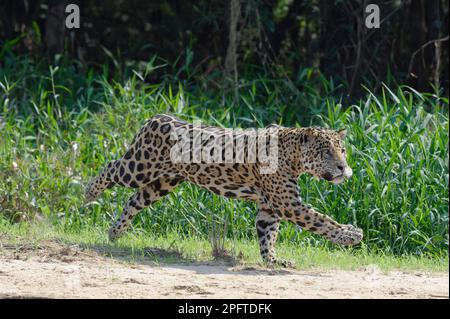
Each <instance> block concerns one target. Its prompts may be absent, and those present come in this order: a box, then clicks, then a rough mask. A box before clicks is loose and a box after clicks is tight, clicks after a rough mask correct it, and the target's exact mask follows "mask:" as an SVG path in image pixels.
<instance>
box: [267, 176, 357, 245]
mask: <svg viewBox="0 0 450 319" xmlns="http://www.w3.org/2000/svg"><path fill="white" fill-rule="evenodd" d="M280 180H281V181H282V179H280ZM279 189H280V191H279V193H281V194H288V196H284V197H282V196H277V195H276V194H272V196H269V195H268V196H267V197H268V200H269V202H270V206H271V208H272V210H273V211H275V212H276V213H277V215H278V216H279V217H280V218H283V219H285V220H289V221H291V222H293V223H295V224H297V225H298V226H300V227H301V228H302V229H305V230H309V231H310V232H313V233H315V234H318V235H322V236H324V237H325V238H327V239H329V240H330V241H332V242H333V243H336V244H340V245H355V244H357V243H359V242H360V241H361V240H362V238H363V232H362V230H361V229H360V228H357V227H354V226H352V225H341V224H339V223H337V222H336V221H334V220H333V219H332V218H330V217H328V216H327V215H324V214H321V213H319V212H317V211H316V210H314V209H313V208H312V207H311V206H310V205H306V204H305V203H303V202H302V201H301V199H300V194H299V189H298V186H297V182H296V180H294V179H289V180H284V182H282V183H280V186H279Z"/></svg>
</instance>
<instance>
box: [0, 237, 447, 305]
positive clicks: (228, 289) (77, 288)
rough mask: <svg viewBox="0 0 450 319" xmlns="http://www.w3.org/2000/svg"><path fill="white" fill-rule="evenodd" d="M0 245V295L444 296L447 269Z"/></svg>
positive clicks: (209, 296) (53, 244)
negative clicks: (246, 261)
mask: <svg viewBox="0 0 450 319" xmlns="http://www.w3.org/2000/svg"><path fill="white" fill-rule="evenodd" d="M0 249H1V253H0V298H390V299H391V298H448V297H449V277H448V273H440V274H426V273H422V272H415V273H405V272H398V271H396V272H391V273H389V274H383V273H382V272H381V271H379V270H378V269H377V268H376V267H368V268H367V269H364V270H361V271H341V270H339V271H338V270H335V271H319V270H308V271H297V270H269V269H264V268H249V267H243V266H231V265H226V264H217V263H215V264H170V265H155V263H154V262H153V263H152V262H148V261H147V262H146V261H145V260H143V261H142V260H141V261H134V262H130V261H124V260H122V259H120V258H117V255H116V256H114V257H113V258H110V257H105V256H103V255H102V254H101V253H99V252H96V251H92V250H88V249H81V248H79V247H78V246H64V245H61V244H56V243H46V244H40V245H39V246H37V247H26V246H20V247H17V246H12V245H11V246H8V245H3V246H2V247H0ZM119 255H120V254H119Z"/></svg>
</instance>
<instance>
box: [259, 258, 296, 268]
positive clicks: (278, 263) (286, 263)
mask: <svg viewBox="0 0 450 319" xmlns="http://www.w3.org/2000/svg"><path fill="white" fill-rule="evenodd" d="M264 262H265V264H266V265H267V266H268V267H269V268H274V267H282V268H295V262H293V261H290V260H283V259H277V258H266V259H265V260H264Z"/></svg>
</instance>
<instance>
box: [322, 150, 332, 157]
mask: <svg viewBox="0 0 450 319" xmlns="http://www.w3.org/2000/svg"><path fill="white" fill-rule="evenodd" d="M324 157H325V158H326V159H330V158H331V157H332V154H331V151H330V150H327V151H326V152H325V156H324Z"/></svg>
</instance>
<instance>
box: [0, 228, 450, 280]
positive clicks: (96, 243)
mask: <svg viewBox="0 0 450 319" xmlns="http://www.w3.org/2000/svg"><path fill="white" fill-rule="evenodd" d="M0 221H1V220H0ZM0 233H2V234H3V236H2V237H0V240H1V241H2V242H3V244H5V243H6V242H8V243H9V244H16V245H17V247H20V246H21V245H26V246H27V247H30V246H31V247H41V248H42V247H45V243H47V244H48V242H49V241H51V242H57V243H60V244H63V245H78V246H79V247H82V248H87V249H88V250H94V251H97V252H99V253H101V254H102V255H104V256H107V257H111V258H117V259H120V260H125V261H131V262H142V261H145V262H152V263H155V264H171V263H189V264H192V263H212V264H214V263H219V264H220V263H223V260H221V259H218V260H217V259H214V258H213V257H212V248H211V243H210V242H209V241H208V240H206V239H205V238H202V237H196V236H182V235H180V234H179V233H175V232H171V233H167V234H165V235H164V236H155V235H154V234H151V233H150V234H145V233H140V234H135V233H132V232H130V233H129V234H128V235H126V236H124V237H122V238H121V239H119V240H118V241H117V242H115V243H111V242H109V241H108V239H107V236H106V233H107V230H106V229H101V228H99V227H85V228H83V229H80V230H70V231H67V230H66V229H64V228H62V227H60V226H55V225H49V224H48V223H47V224H46V223H16V224H10V223H9V222H7V221H5V220H3V221H2V222H1V223H0ZM225 248H226V250H227V251H228V256H229V257H230V258H228V259H227V261H228V262H231V263H234V264H237V265H241V266H245V267H254V266H264V265H263V263H262V261H261V257H260V255H259V249H258V243H257V241H256V240H253V239H249V240H245V239H241V240H233V239H228V240H227V241H226V243H225ZM276 248H277V254H278V257H279V258H280V259H284V260H289V261H294V262H295V268H296V269H298V270H308V269H315V270H319V269H320V270H333V269H340V270H363V269H367V268H376V269H380V270H381V271H384V272H388V271H392V270H401V271H426V272H448V267H449V264H448V256H446V257H441V258H431V257H430V256H428V257H427V256H424V255H422V256H413V255H404V256H401V257H399V256H395V255H393V254H389V253H384V252H382V251H381V250H380V251H378V252H377V253H374V252H373V251H372V252H369V250H368V249H367V247H366V246H363V247H362V248H360V249H352V248H342V247H334V248H328V247H323V246H322V247H315V246H313V245H308V244H302V245H295V244H293V243H290V242H280V243H278V244H277V246H276ZM149 249H157V253H155V254H152V253H148V252H149Z"/></svg>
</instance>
